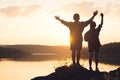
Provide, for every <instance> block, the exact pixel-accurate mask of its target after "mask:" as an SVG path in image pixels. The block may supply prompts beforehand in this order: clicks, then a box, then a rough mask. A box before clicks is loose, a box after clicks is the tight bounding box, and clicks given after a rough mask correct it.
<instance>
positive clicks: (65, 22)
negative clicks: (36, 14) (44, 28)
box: [55, 16, 71, 27]
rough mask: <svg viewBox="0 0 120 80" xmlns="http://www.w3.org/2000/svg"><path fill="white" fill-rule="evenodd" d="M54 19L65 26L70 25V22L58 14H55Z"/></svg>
mask: <svg viewBox="0 0 120 80" xmlns="http://www.w3.org/2000/svg"><path fill="white" fill-rule="evenodd" d="M55 19H56V20H58V21H60V22H61V23H62V24H64V25H66V26H67V27H70V25H71V24H70V22H67V21H65V20H62V19H60V18H59V16H55Z"/></svg>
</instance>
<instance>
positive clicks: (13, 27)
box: [0, 0, 120, 46]
mask: <svg viewBox="0 0 120 80" xmlns="http://www.w3.org/2000/svg"><path fill="white" fill-rule="evenodd" d="M95 10H98V11H99V13H98V15H97V16H96V17H95V19H94V21H96V23H97V25H98V24H99V23H100V21H101V17H100V13H101V12H102V13H104V23H103V28H102V30H101V32H100V36H99V37H100V40H101V44H106V43H110V42H120V0H0V28H1V29H0V45H3V44H10V45H14V44H37V45H41V44H42V45H69V29H68V28H67V27H66V26H64V25H62V24H61V23H60V22H59V21H57V20H55V18H54V16H55V15H57V16H60V18H61V19H64V20H66V21H73V14H74V13H79V14H80V21H86V20H88V19H89V18H90V17H91V16H92V15H93V11H95ZM88 29H89V26H88V27H87V28H85V29H84V32H83V35H84V33H85V32H86V31H87V30H88ZM86 44H87V43H86V42H85V41H84V46H85V45H86Z"/></svg>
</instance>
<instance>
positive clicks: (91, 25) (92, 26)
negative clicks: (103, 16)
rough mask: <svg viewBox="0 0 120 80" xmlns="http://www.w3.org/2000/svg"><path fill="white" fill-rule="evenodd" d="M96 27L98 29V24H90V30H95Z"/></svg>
mask: <svg viewBox="0 0 120 80" xmlns="http://www.w3.org/2000/svg"><path fill="white" fill-rule="evenodd" d="M95 27H96V23H95V22H94V21H92V22H91V23H90V29H95Z"/></svg>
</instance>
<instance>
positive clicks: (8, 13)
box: [0, 5, 41, 18]
mask: <svg viewBox="0 0 120 80" xmlns="http://www.w3.org/2000/svg"><path fill="white" fill-rule="evenodd" d="M40 8H41V6H39V5H31V6H27V7H21V6H7V7H5V8H0V15H2V16H5V17H8V18H13V17H17V16H23V15H24V16H27V15H30V14H33V13H34V12H36V11H38V10H39V9H40Z"/></svg>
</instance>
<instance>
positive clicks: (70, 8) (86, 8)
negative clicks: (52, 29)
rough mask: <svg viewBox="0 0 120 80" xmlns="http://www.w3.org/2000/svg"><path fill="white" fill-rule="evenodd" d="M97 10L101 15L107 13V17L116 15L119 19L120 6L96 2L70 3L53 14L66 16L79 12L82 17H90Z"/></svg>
mask: <svg viewBox="0 0 120 80" xmlns="http://www.w3.org/2000/svg"><path fill="white" fill-rule="evenodd" d="M95 10H98V11H99V12H100V13H101V12H103V13H105V14H106V15H107V16H111V15H114V16H116V17H118V16H119V13H120V5H119V4H113V3H106V4H102V3H94V2H81V3H69V4H66V5H64V6H62V7H60V8H58V9H56V10H54V11H53V12H52V13H61V12H62V13H64V14H70V13H75V12H77V13H79V14H80V15H83V16H86V17H89V16H91V14H92V12H93V11H95ZM119 17H120V16H119Z"/></svg>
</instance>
